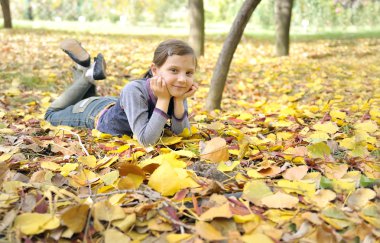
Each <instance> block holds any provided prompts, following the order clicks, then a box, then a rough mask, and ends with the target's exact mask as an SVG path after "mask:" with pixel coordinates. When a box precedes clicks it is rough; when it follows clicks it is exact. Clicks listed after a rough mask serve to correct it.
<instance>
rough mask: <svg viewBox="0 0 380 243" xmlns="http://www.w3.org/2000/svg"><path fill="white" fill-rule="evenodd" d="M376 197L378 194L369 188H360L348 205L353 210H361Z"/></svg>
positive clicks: (353, 194) (348, 200)
mask: <svg viewBox="0 0 380 243" xmlns="http://www.w3.org/2000/svg"><path fill="white" fill-rule="evenodd" d="M375 197H376V192H374V191H373V190H371V189H368V188H359V189H357V190H356V191H354V192H353V193H351V194H350V196H349V197H348V199H347V205H348V206H349V207H350V208H352V209H361V208H362V207H364V206H365V205H366V204H367V203H368V201H369V200H372V199H373V198H375Z"/></svg>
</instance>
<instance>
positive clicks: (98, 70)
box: [94, 53, 107, 80]
mask: <svg viewBox="0 0 380 243" xmlns="http://www.w3.org/2000/svg"><path fill="white" fill-rule="evenodd" d="M99 60H101V61H100V62H99ZM106 69H107V65H106V61H105V60H104V57H103V55H102V54H100V53H99V54H98V56H97V57H96V62H95V67H94V79H95V80H103V79H105V78H106V77H107V74H106Z"/></svg>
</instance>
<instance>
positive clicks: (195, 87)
mask: <svg viewBox="0 0 380 243" xmlns="http://www.w3.org/2000/svg"><path fill="white" fill-rule="evenodd" d="M197 90H198V84H197V83H193V85H191V87H190V89H189V90H188V91H187V92H186V93H184V94H183V95H182V96H181V97H178V98H181V99H182V100H184V99H185V98H188V97H191V96H193V95H194V94H195V92H196V91H197Z"/></svg>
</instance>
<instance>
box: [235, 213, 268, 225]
mask: <svg viewBox="0 0 380 243" xmlns="http://www.w3.org/2000/svg"><path fill="white" fill-rule="evenodd" d="M233 219H234V221H235V222H236V223H239V224H243V223H247V222H257V223H259V222H260V220H261V218H260V216H258V215H257V214H247V215H236V214H235V215H234V216H233Z"/></svg>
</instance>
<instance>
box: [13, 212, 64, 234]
mask: <svg viewBox="0 0 380 243" xmlns="http://www.w3.org/2000/svg"><path fill="white" fill-rule="evenodd" d="M58 226H59V218H57V217H56V216H55V215H51V214H41V213H24V214H21V215H18V216H17V217H16V219H15V221H14V228H16V229H17V230H20V231H21V233H23V234H26V235H36V234H39V233H42V232H44V231H45V230H51V229H55V228H58Z"/></svg>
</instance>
